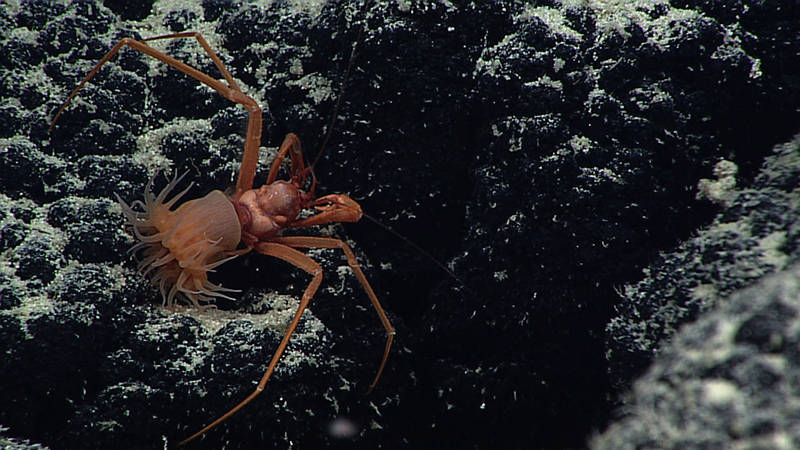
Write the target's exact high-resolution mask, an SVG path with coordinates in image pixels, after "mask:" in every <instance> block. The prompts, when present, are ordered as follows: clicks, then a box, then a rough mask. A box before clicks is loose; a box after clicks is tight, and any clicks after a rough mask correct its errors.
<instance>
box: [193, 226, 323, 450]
mask: <svg viewBox="0 0 800 450" xmlns="http://www.w3.org/2000/svg"><path fill="white" fill-rule="evenodd" d="M253 248H254V249H255V250H256V251H258V252H259V253H262V254H264V255H267V256H274V257H276V258H280V259H282V260H284V261H286V262H288V263H289V264H292V265H294V266H296V267H299V268H300V269H303V270H305V271H306V272H308V273H309V274H311V275H312V276H313V278H312V279H311V281H310V282H309V283H308V286H307V287H306V290H305V292H303V297H302V298H301V299H300V306H298V307H297V312H295V314H294V318H292V321H291V323H289V328H288V329H287V330H286V334H284V335H283V340H281V343H280V344H279V345H278V349H277V350H275V354H274V355H272V360H271V361H270V362H269V366H267V370H266V371H265V372H264V376H263V377H261V381H259V382H258V386H256V390H255V391H253V393H252V394H250V395H248V396H247V398H245V399H244V400H242V402H241V403H239V404H238V405H236V406H234V407H233V409H231V410H230V411H228V412H226V413H225V414H223V415H222V416H220V417H219V418H218V419H217V420H215V421H213V422H211V423H210V424H208V425H206V426H205V427H204V428H203V429H202V430H200V431H198V432H197V433H195V434H193V435H191V436H189V437H188V438H186V439H184V440H183V441H181V442H180V443H179V444H178V445H179V446H181V445H185V444H186V443H188V442H189V441H191V440H193V439H195V438H197V437H199V436H201V435H202V434H204V433H205V432H207V431H208V430H210V429H212V428H214V427H216V426H217V425H219V424H220V423H222V422H223V421H225V420H226V419H227V418H228V417H230V416H232V415H233V414H235V413H236V412H237V411H239V410H240V409H242V408H243V407H244V406H245V405H247V404H248V403H250V401H251V400H253V399H254V398H256V397H257V396H258V394H260V393H261V392H262V391H263V390H264V386H266V384H267V381H268V380H269V378H270V376H272V372H273V371H275V366H277V365H278V361H279V360H280V359H281V355H283V351H284V350H285V349H286V345H287V344H289V338H291V337H292V334H293V333H294V330H295V328H297V324H298V323H300V317H302V315H303V312H304V311H305V310H306V306H308V302H309V301H310V300H311V298H312V297H314V294H315V293H316V292H317V288H319V285H320V283H321V282H322V267H320V265H319V264H317V262H316V261H314V260H313V259H311V258H310V257H309V256H308V255H305V254H303V253H301V252H299V251H297V250H295V249H293V248H291V247H288V246H285V245H282V244H277V243H274V242H259V243H257V244H255V245H254V246H253Z"/></svg>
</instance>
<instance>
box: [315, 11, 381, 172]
mask: <svg viewBox="0 0 800 450" xmlns="http://www.w3.org/2000/svg"><path fill="white" fill-rule="evenodd" d="M369 3H370V2H369V0H367V1H365V2H364V6H363V7H362V8H361V13H362V14H361V16H362V17H363V25H362V26H361V28H359V30H358V36H357V37H356V40H355V42H354V43H353V48H352V49H351V50H350V59H349V60H348V61H347V68H346V69H345V71H344V77H342V82H341V84H340V85H339V95H338V98H337V99H336V103H335V104H334V105H333V114H331V120H330V121H329V122H328V127H327V130H326V131H325V139H323V140H322V145H320V146H319V151H318V152H317V156H316V157H315V158H314V161H313V162H312V163H311V164H310V165H309V167H311V168H313V167H314V166H316V165H317V161H319V158H320V157H321V156H322V152H323V150H325V147H326V146H327V145H328V141H329V140H330V139H331V134H333V125H334V123H336V118H337V116H338V115H339V105H341V104H342V97H344V88H345V85H346V84H347V81H348V80H349V79H350V70H351V69H352V68H353V62H354V61H355V59H356V49H357V48H358V43H359V42H361V39H362V37H363V36H364V29H365V28H366V27H367V14H366V11H367V5H368V4H369Z"/></svg>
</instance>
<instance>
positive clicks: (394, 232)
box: [362, 212, 467, 287]
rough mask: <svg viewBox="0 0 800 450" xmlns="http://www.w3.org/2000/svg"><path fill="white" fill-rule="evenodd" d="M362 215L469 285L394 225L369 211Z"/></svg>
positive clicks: (459, 280) (462, 283)
mask: <svg viewBox="0 0 800 450" xmlns="http://www.w3.org/2000/svg"><path fill="white" fill-rule="evenodd" d="M362 217H365V218H367V219H369V220H371V221H372V222H373V223H375V224H376V225H378V226H380V227H381V228H383V229H384V230H386V231H388V232H389V233H392V234H393V235H395V236H396V237H398V238H400V239H402V240H403V241H404V242H405V243H406V244H408V245H410V246H411V247H412V248H413V249H414V250H416V251H418V252H420V253H421V254H423V255H425V257H427V258H429V259H430V260H431V261H433V262H434V263H435V264H436V265H437V266H439V268H440V269H442V270H444V271H445V272H447V274H448V275H450V278H452V279H454V280H455V281H456V282H458V284H460V285H462V286H464V287H467V285H466V284H465V283H464V282H463V281H461V279H460V278H458V276H456V274H455V273H453V271H452V270H450V268H449V267H447V266H445V265H444V264H442V263H441V262H440V261H439V260H438V259H436V258H434V256H433V255H431V254H430V253H428V252H427V251H426V250H425V249H424V248H422V247H420V246H419V245H417V244H415V243H414V241H412V240H411V239H409V238H407V237H405V236H403V235H402V234H400V233H398V232H397V231H395V230H394V228H392V227H390V226H389V225H386V224H384V223H382V222H380V221H378V219H376V218H374V217H372V216H370V215H369V214H367V213H364V212H362Z"/></svg>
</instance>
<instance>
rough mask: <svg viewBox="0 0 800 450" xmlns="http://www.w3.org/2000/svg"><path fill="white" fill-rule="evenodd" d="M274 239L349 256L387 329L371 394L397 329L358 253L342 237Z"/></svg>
mask: <svg viewBox="0 0 800 450" xmlns="http://www.w3.org/2000/svg"><path fill="white" fill-rule="evenodd" d="M272 241H273V242H275V243H279V244H283V245H288V246H289V247H301V248H340V249H342V251H343V252H344V256H345V257H346V258H347V264H348V265H349V266H350V269H352V270H353V273H354V274H355V275H356V278H358V281H359V283H361V287H363V288H364V291H365V292H366V293H367V296H368V297H369V301H371V302H372V306H373V307H375V311H376V312H377V313H378V318H380V320H381V323H382V324H383V328H385V329H386V348H385V349H384V351H383V359H382V360H381V365H380V367H378V373H377V374H376V375H375V379H374V380H372V383H371V384H370V385H369V389H368V390H367V394H369V393H370V392H372V390H373V389H374V388H375V385H376V384H378V379H380V377H381V374H382V373H383V368H384V367H385V366H386V360H387V359H388V358H389V349H391V348H392V341H393V340H394V335H395V331H394V328H393V327H392V324H391V322H389V318H388V317H386V312H385V311H384V310H383V307H382V306H381V302H380V301H378V297H377V296H376V295H375V292H374V291H373V290H372V286H370V285H369V281H367V277H366V276H365V275H364V272H363V271H362V270H361V267H360V266H359V265H358V260H357V259H356V255H355V254H354V253H353V250H351V249H350V246H349V245H347V244H345V243H344V241H342V240H341V239H334V238H324V237H313V236H282V237H274V238H272Z"/></svg>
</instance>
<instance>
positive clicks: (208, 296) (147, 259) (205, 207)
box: [117, 173, 247, 306]
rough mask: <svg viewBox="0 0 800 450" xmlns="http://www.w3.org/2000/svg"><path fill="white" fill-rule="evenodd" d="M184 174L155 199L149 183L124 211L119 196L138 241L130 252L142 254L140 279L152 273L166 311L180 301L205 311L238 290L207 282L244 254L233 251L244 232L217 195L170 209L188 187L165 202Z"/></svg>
mask: <svg viewBox="0 0 800 450" xmlns="http://www.w3.org/2000/svg"><path fill="white" fill-rule="evenodd" d="M185 175H186V174H185V173H184V174H183V175H181V176H180V177H178V176H177V174H176V176H175V177H174V178H173V179H172V181H170V183H169V184H167V186H166V187H165V188H164V189H163V190H162V191H161V192H160V193H159V194H158V196H156V195H154V194H153V192H152V191H151V188H152V184H153V179H152V178H151V179H150V181H149V182H148V183H147V186H145V189H144V202H142V201H140V200H136V201H134V202H133V203H131V206H128V205H127V204H126V203H125V202H124V201H122V199H120V198H119V196H117V200H119V203H120V206H121V207H122V212H123V213H125V217H127V219H128V223H129V224H130V225H132V226H133V232H134V234H135V235H136V238H137V239H138V240H139V242H138V243H137V244H136V245H134V246H133V248H131V250H130V251H131V252H134V254H136V253H137V252H139V251H141V254H140V260H139V264H138V267H137V268H138V270H139V272H140V273H141V274H142V275H146V274H148V273H151V272H152V274H151V277H150V279H151V281H152V283H153V284H155V285H157V286H158V287H159V289H160V290H161V297H162V298H163V304H164V306H173V305H175V304H176V303H177V302H178V299H185V300H188V302H190V303H191V304H193V305H195V306H205V305H207V304H208V303H210V302H213V300H214V298H215V297H222V298H228V299H230V298H231V297H228V296H227V295H225V294H224V292H238V291H237V290H234V289H227V288H224V287H222V286H219V285H216V284H213V283H211V282H210V281H208V272H213V271H214V270H213V269H214V268H215V267H217V266H219V265H220V264H223V263H225V262H227V261H230V260H231V259H233V258H235V257H236V256H238V255H240V254H242V253H245V252H246V251H247V249H244V250H236V247H237V246H238V245H239V241H240V240H241V237H242V227H241V225H240V224H239V218H238V216H237V214H236V210H235V209H234V207H233V204H232V203H231V201H230V200H229V199H228V197H227V196H225V194H224V193H222V192H221V191H218V190H215V191H212V192H210V193H209V194H208V195H206V196H205V197H203V198H199V199H196V200H190V201H188V202H185V203H183V204H182V205H181V206H180V207H178V209H176V210H175V211H171V210H170V208H172V206H173V205H174V204H175V203H177V201H178V200H180V198H181V197H182V196H183V195H184V194H185V193H186V192H187V191H188V190H189V189H190V188H191V187H192V184H189V186H188V187H187V188H186V189H184V190H183V191H181V192H179V193H178V194H176V195H175V196H174V197H172V198H171V199H170V200H169V201H165V200H166V198H167V195H169V193H170V191H172V189H173V188H175V186H176V185H177V184H178V183H179V182H180V181H181V179H183V177H184V176H185ZM134 208H138V210H136V209H134Z"/></svg>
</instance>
